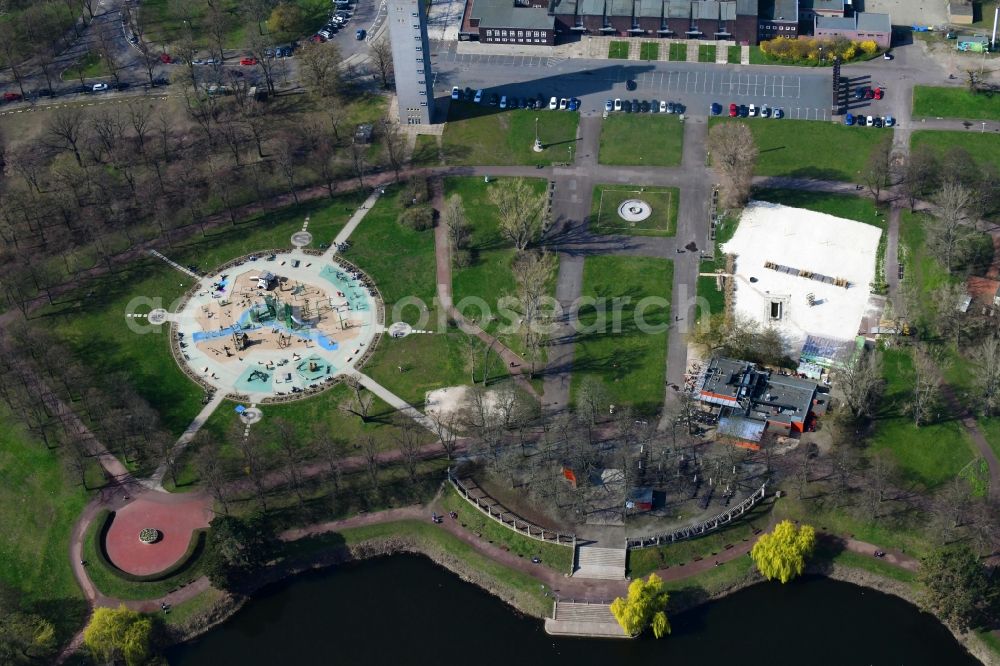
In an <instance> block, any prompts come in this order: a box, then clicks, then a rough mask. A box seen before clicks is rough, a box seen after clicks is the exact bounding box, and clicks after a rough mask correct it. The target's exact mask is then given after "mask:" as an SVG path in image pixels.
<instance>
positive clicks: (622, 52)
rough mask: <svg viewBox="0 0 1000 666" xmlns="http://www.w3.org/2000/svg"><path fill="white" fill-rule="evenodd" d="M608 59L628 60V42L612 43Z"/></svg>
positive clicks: (609, 46) (609, 47)
mask: <svg viewBox="0 0 1000 666" xmlns="http://www.w3.org/2000/svg"><path fill="white" fill-rule="evenodd" d="M608 57H609V58H615V59H621V60H625V59H627V58H628V42H618V41H616V42H611V44H609V45H608Z"/></svg>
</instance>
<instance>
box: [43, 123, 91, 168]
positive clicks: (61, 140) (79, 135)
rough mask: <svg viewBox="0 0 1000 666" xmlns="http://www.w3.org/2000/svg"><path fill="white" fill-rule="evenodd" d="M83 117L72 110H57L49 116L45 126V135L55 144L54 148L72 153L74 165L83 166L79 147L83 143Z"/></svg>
mask: <svg viewBox="0 0 1000 666" xmlns="http://www.w3.org/2000/svg"><path fill="white" fill-rule="evenodd" d="M83 120H84V115H83V114H82V113H78V112H77V111H76V110H72V109H59V110H57V111H56V112H55V113H53V114H52V115H50V116H49V121H48V123H46V125H45V131H46V134H47V135H48V136H49V137H50V138H51V139H52V140H53V141H54V142H55V144H54V145H55V147H56V148H60V149H62V150H68V151H70V152H72V153H73V157H75V158H76V163H77V165H79V166H81V167H82V166H83V157H82V156H81V155H80V146H81V144H82V142H83V135H84V132H83Z"/></svg>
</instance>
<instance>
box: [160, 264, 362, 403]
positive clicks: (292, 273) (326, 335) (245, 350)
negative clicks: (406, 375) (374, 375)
mask: <svg viewBox="0 0 1000 666" xmlns="http://www.w3.org/2000/svg"><path fill="white" fill-rule="evenodd" d="M377 293H378V292H377V291H376V290H375V288H374V286H373V285H372V284H371V283H370V281H369V280H368V278H367V276H365V275H364V274H362V273H360V272H359V271H357V270H356V269H354V268H352V267H346V266H342V265H340V264H338V263H336V262H333V261H331V260H329V259H328V258H327V257H318V256H314V255H307V254H304V253H301V252H299V251H295V252H292V253H291V254H280V255H269V256H267V257H255V256H251V257H250V258H249V259H248V260H246V261H242V262H238V263H237V264H236V265H233V266H230V267H229V268H227V269H226V270H223V271H220V272H219V273H217V274H215V275H213V276H211V277H207V278H204V279H203V280H202V281H201V284H200V288H199V290H198V291H197V292H195V294H194V295H193V296H192V297H191V298H190V299H189V300H188V302H187V303H186V304H185V305H184V307H183V308H182V309H181V310H180V311H179V312H178V313H176V314H175V315H174V316H173V320H174V326H173V328H172V334H173V335H175V336H176V343H177V344H178V345H179V347H180V351H181V357H182V359H183V361H182V362H183V363H185V364H186V365H187V366H188V368H189V370H190V371H191V372H192V373H194V375H195V376H197V377H199V378H200V379H202V380H203V381H204V382H206V383H207V384H210V385H211V386H213V387H214V388H216V389H217V390H220V391H223V392H225V393H228V394H238V395H240V396H243V398H244V399H247V400H250V401H258V400H264V399H266V398H270V397H274V396H291V395H293V394H300V393H304V392H305V391H307V390H308V389H315V388H318V387H319V386H320V385H321V384H323V383H326V382H330V381H332V380H333V378H334V377H335V376H336V375H337V374H339V373H341V372H343V371H344V370H346V369H348V368H350V367H352V366H353V365H354V363H356V362H357V360H358V359H359V358H360V357H361V356H362V355H363V354H364V352H365V351H366V350H367V348H368V345H369V344H370V343H371V342H372V339H373V338H374V337H375V334H376V331H377V329H379V328H380V326H381V322H380V321H378V312H379V310H380V308H379V307H378V303H377V299H378V296H377Z"/></svg>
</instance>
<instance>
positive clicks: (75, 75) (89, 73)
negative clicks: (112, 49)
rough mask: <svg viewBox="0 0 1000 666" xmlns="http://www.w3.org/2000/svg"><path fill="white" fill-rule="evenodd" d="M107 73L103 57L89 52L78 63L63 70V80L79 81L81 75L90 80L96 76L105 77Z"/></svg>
mask: <svg viewBox="0 0 1000 666" xmlns="http://www.w3.org/2000/svg"><path fill="white" fill-rule="evenodd" d="M106 73H107V72H106V71H105V69H104V63H102V62H101V56H100V55H99V54H98V53H96V52H94V51H88V52H87V53H86V55H84V56H83V57H82V58H81V59H80V60H79V61H78V62H76V63H74V64H73V65H72V66H70V67H67V68H66V69H65V70H63V73H62V80H63V81H79V80H80V76H81V74H82V75H83V77H84V78H88V79H89V78H93V77H95V76H104V75H105V74H106Z"/></svg>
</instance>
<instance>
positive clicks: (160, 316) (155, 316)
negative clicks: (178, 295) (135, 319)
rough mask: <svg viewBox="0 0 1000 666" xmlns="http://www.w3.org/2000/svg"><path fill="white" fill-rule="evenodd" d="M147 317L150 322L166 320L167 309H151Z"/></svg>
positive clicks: (158, 322) (157, 322)
mask: <svg viewBox="0 0 1000 666" xmlns="http://www.w3.org/2000/svg"><path fill="white" fill-rule="evenodd" d="M147 318H148V319H149V323H150V324H162V323H163V322H165V321H166V320H167V311H166V310H164V309H163V308H156V309H155V310H151V311H150V312H149V316H148V317H147Z"/></svg>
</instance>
